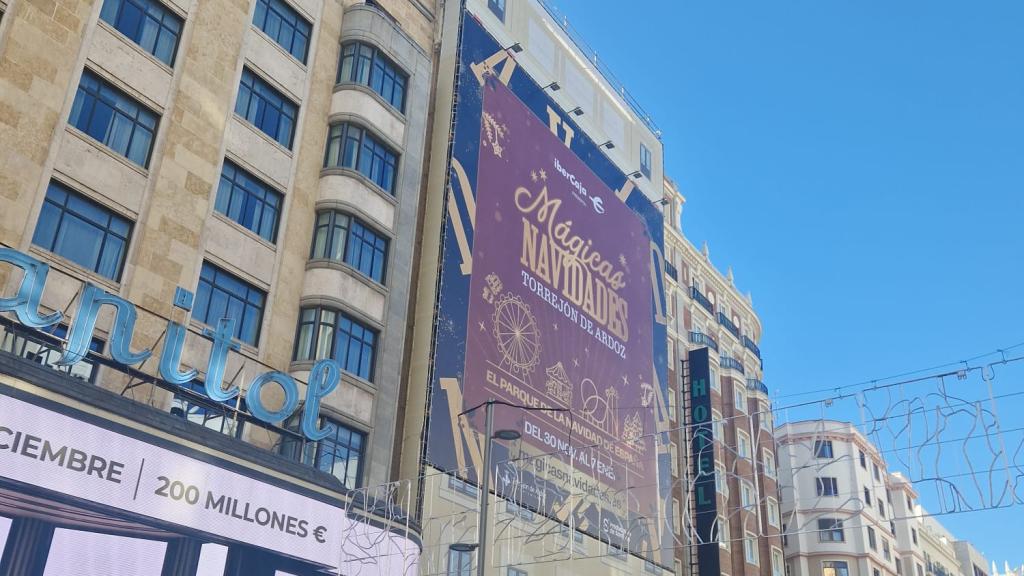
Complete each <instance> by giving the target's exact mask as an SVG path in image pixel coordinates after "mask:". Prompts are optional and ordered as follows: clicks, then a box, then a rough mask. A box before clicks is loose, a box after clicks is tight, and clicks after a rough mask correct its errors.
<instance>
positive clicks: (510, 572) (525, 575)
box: [505, 566, 528, 576]
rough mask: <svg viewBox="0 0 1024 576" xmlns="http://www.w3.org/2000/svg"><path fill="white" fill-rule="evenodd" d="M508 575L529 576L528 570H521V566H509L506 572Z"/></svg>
mask: <svg viewBox="0 0 1024 576" xmlns="http://www.w3.org/2000/svg"><path fill="white" fill-rule="evenodd" d="M505 575H506V576H528V573H527V572H526V570H520V569H519V568H513V567H511V566H509V567H508V570H507V571H506V573H505Z"/></svg>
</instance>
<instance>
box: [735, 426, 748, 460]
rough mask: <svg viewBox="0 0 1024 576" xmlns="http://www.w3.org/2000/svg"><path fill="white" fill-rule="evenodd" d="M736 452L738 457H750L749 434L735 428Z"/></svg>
mask: <svg viewBox="0 0 1024 576" xmlns="http://www.w3.org/2000/svg"><path fill="white" fill-rule="evenodd" d="M736 454H737V455H738V456H739V457H740V458H748V459H749V458H750V436H747V433H746V432H744V431H742V430H739V429H737V430H736Z"/></svg>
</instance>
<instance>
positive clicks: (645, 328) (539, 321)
mask: <svg viewBox="0 0 1024 576" xmlns="http://www.w3.org/2000/svg"><path fill="white" fill-rule="evenodd" d="M460 34H461V39H460V57H459V63H458V72H457V80H456V97H455V101H456V105H455V108H454V122H453V125H454V134H453V138H452V144H451V145H452V151H451V158H450V174H449V179H450V183H449V185H448V186H447V187H446V202H445V205H446V213H445V226H444V230H443V237H442V246H443V253H442V260H441V263H440V267H441V268H440V276H441V277H440V281H439V288H440V289H439V295H438V303H437V306H438V308H437V319H436V328H435V334H434V349H433V352H432V354H433V373H432V376H431V379H432V380H431V392H430V394H431V395H430V403H429V414H428V418H429V422H428V427H427V435H428V436H427V444H426V454H425V457H426V462H427V463H428V464H430V465H432V466H435V467H437V468H440V469H442V470H445V471H450V472H453V473H457V474H459V475H460V476H462V477H463V478H464V479H466V480H468V481H470V482H477V481H478V478H479V474H478V471H477V469H478V468H479V467H480V466H481V465H482V463H483V459H482V453H483V450H482V445H481V441H480V439H479V432H481V431H482V428H483V422H484V420H483V418H482V412H483V410H482V409H481V410H477V411H476V412H475V413H470V414H465V411H466V410H467V409H471V408H473V407H476V406H479V405H480V404H481V403H483V402H486V401H488V400H498V401H501V402H503V404H502V405H501V406H498V407H496V408H495V428H496V429H513V430H516V431H517V432H519V433H520V435H521V440H520V441H518V442H516V443H514V444H509V443H500V442H496V443H495V445H494V450H495V452H496V454H497V456H496V458H495V462H496V463H497V464H496V469H495V470H493V471H492V474H493V476H494V477H495V478H496V479H497V483H496V488H495V491H496V493H497V494H499V495H500V496H502V497H505V498H509V499H511V500H514V501H515V502H516V503H518V504H519V505H521V506H524V507H527V508H529V509H532V510H534V511H536V512H539V513H541V514H544V515H546V516H547V517H549V518H553V519H555V520H557V521H559V522H562V523H565V524H567V525H571V526H574V527H575V528H576V529H578V530H581V531H583V532H586V533H588V534H589V535H591V536H593V537H595V538H600V539H601V540H604V541H607V542H610V543H611V544H613V545H615V546H616V547H618V548H620V549H623V550H629V551H631V552H633V553H636V554H639V555H642V556H644V557H647V558H649V559H651V560H655V561H665V562H667V563H669V564H670V563H671V560H667V561H666V559H664V558H661V557H656V556H655V550H657V549H659V548H666V547H664V546H663V542H662V541H661V539H662V537H663V536H664V535H665V534H664V526H663V525H662V524H661V522H663V521H664V520H663V519H664V518H666V516H667V515H666V514H665V510H666V506H665V504H666V502H665V501H666V495H667V486H668V479H667V477H666V474H667V470H668V462H667V451H665V450H663V449H662V448H660V447H659V445H658V443H657V442H656V437H657V434H658V432H659V431H663V430H664V428H663V427H660V425H659V422H663V421H664V419H665V414H666V411H665V407H664V405H665V402H664V398H665V385H666V375H667V368H666V366H665V355H666V334H665V325H664V318H663V315H662V314H661V310H662V305H663V284H662V279H661V278H662V274H663V271H662V259H661V246H662V242H663V230H662V225H663V223H662V218H661V214H660V212H658V210H656V209H655V208H654V207H653V206H652V204H651V201H650V200H649V199H647V198H646V197H645V196H644V195H643V194H642V193H640V192H639V191H636V190H635V189H634V186H633V183H632V182H631V181H630V178H629V177H628V176H626V175H625V174H623V173H622V171H621V170H620V169H618V168H617V167H616V166H615V164H614V163H612V162H611V160H609V159H608V157H607V156H605V155H604V154H603V152H602V150H601V149H600V147H599V146H597V145H596V144H595V143H594V141H593V140H591V139H590V138H589V137H588V136H587V135H586V134H585V132H584V131H583V130H581V129H580V128H579V126H578V125H575V124H574V123H573V122H572V120H570V119H569V118H568V115H567V114H565V113H564V111H562V110H561V108H559V107H558V106H557V104H555V103H554V102H553V101H552V100H551V99H550V98H549V97H548V95H547V94H545V92H544V90H542V89H541V88H540V86H539V85H538V84H537V83H536V82H534V80H533V79H532V78H530V76H529V75H528V74H526V73H525V72H524V71H523V70H522V69H521V68H520V67H518V66H517V65H516V63H515V61H514V60H513V59H512V58H511V56H510V55H509V54H508V52H506V51H504V50H502V49H501V47H500V45H499V44H498V43H497V42H496V41H495V40H494V39H493V38H492V37H491V36H490V35H489V34H488V33H487V31H486V30H485V29H484V28H483V26H482V25H481V23H480V22H479V21H478V20H477V19H476V18H475V17H473V16H472V14H470V13H465V15H464V17H463V19H462V28H461V30H460ZM510 450H514V451H515V458H514V459H510V458H509V456H510V454H511V453H510ZM659 519H662V520H659Z"/></svg>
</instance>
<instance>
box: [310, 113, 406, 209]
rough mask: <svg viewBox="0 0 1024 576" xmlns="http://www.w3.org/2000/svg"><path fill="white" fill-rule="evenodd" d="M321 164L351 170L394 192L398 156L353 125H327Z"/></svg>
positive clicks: (389, 191) (383, 188)
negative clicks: (328, 127)
mask: <svg viewBox="0 0 1024 576" xmlns="http://www.w3.org/2000/svg"><path fill="white" fill-rule="evenodd" d="M324 167H325V168H348V169H350V170H355V171H357V172H359V173H360V174H362V175H363V176H366V177H367V178H369V179H370V181H371V182H373V183H374V184H376V185H377V186H379V187H380V188H381V189H382V190H384V191H385V192H388V193H389V194H394V193H395V174H396V173H397V170H398V155H397V154H395V153H394V152H392V151H391V149H390V148H388V147H387V146H385V145H384V144H383V143H382V142H381V141H380V140H378V139H377V138H376V137H374V136H373V134H370V132H369V131H367V130H364V129H363V128H360V127H358V126H355V125H353V124H348V123H341V124H334V125H332V126H331V131H330V133H329V134H328V136H327V154H326V157H325V158H324Z"/></svg>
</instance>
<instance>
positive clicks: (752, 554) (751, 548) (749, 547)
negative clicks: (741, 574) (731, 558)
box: [743, 532, 758, 566]
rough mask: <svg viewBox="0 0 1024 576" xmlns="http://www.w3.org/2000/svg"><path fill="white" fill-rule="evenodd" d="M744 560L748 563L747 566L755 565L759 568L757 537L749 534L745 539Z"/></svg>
mask: <svg viewBox="0 0 1024 576" xmlns="http://www.w3.org/2000/svg"><path fill="white" fill-rule="evenodd" d="M743 559H744V560H746V561H747V564H753V565H754V566H757V563H758V558H757V535H755V534H753V533H751V532H747V535H746V537H745V538H743Z"/></svg>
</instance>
